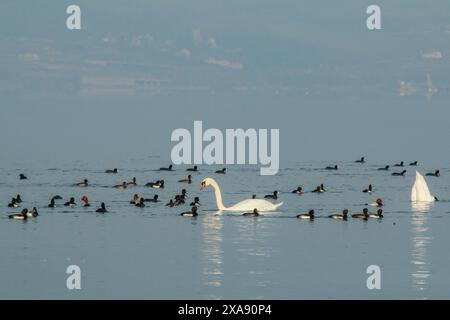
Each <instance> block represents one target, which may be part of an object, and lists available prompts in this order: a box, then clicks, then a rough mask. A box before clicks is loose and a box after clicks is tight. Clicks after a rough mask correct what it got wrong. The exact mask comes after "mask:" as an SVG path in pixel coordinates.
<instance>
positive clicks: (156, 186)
mask: <svg viewBox="0 0 450 320" xmlns="http://www.w3.org/2000/svg"><path fill="white" fill-rule="evenodd" d="M145 186H146V187H149V188H153V189H162V188H164V180H156V182H149V183H146V184H145Z"/></svg>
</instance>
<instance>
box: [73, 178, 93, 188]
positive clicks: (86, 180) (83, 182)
mask: <svg viewBox="0 0 450 320" xmlns="http://www.w3.org/2000/svg"><path fill="white" fill-rule="evenodd" d="M88 185H89V184H88V179H84V180H83V181H81V182H78V183H75V184H74V186H77V187H87V186H88Z"/></svg>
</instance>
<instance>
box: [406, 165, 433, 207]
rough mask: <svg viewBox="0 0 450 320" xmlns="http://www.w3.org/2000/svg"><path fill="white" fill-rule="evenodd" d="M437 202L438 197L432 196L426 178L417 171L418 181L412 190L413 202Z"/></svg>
mask: <svg viewBox="0 0 450 320" xmlns="http://www.w3.org/2000/svg"><path fill="white" fill-rule="evenodd" d="M435 200H436V197H434V196H432V195H431V193H430V190H429V189H428V185H427V182H426V181H425V178H424V177H423V176H422V175H421V174H420V173H419V171H416V181H415V182H414V185H413V187H412V190H411V201H413V202H417V201H424V202H433V201H435Z"/></svg>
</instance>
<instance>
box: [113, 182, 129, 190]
mask: <svg viewBox="0 0 450 320" xmlns="http://www.w3.org/2000/svg"><path fill="white" fill-rule="evenodd" d="M127 186H128V185H127V183H126V181H124V182H122V183H121V184H116V185H115V186H114V187H113V188H115V189H119V190H123V189H126V188H127Z"/></svg>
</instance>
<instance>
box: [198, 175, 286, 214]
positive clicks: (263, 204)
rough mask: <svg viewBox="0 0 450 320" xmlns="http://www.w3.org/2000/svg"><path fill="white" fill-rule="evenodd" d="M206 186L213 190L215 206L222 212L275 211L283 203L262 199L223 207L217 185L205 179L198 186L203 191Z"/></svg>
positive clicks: (211, 180)
mask: <svg viewBox="0 0 450 320" xmlns="http://www.w3.org/2000/svg"><path fill="white" fill-rule="evenodd" d="M207 186H211V187H212V188H213V190H214V195H215V197H216V204H217V208H218V209H219V210H223V211H247V210H254V209H257V210H258V211H261V212H264V211H275V210H276V209H278V208H279V207H280V206H281V205H282V204H283V202H280V203H272V202H270V201H267V200H263V199H247V200H243V201H241V202H238V203H236V204H235V205H234V206H231V207H228V208H227V207H225V206H224V205H223V202H222V193H221V192H220V188H219V185H218V184H217V182H216V181H215V180H214V179H212V178H206V179H205V180H203V181H202V183H201V185H200V190H203V189H205V188H206V187H207Z"/></svg>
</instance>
